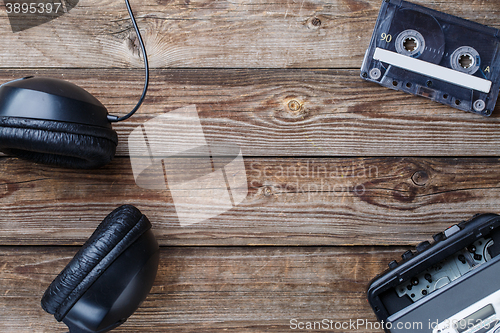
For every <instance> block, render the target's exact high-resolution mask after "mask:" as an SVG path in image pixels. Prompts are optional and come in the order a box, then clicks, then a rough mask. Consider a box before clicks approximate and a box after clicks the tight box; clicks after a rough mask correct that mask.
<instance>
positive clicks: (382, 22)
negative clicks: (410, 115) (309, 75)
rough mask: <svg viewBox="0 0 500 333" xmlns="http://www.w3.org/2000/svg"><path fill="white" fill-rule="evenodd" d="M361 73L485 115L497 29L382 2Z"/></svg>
mask: <svg viewBox="0 0 500 333" xmlns="http://www.w3.org/2000/svg"><path fill="white" fill-rule="evenodd" d="M361 77H362V78H363V79H365V80H368V81H371V82H376V83H378V84H381V85H383V86H385V87H388V88H391V89H395V90H400V91H404V92H407V93H410V94H414V95H418V96H423V97H427V98H430V99H432V100H434V101H437V102H440V103H443V104H446V105H449V106H452V107H454V108H457V109H460V110H464V111H471V112H474V113H477V114H480V115H483V116H490V115H491V113H492V112H493V110H494V108H495V104H496V101H497V98H498V92H499V89H500V31H499V30H498V29H495V28H491V27H487V26H485V25H481V24H479V23H475V22H471V21H468V20H465V19H462V18H459V17H456V16H452V15H448V14H445V13H442V12H439V11H436V10H432V9H429V8H426V7H423V6H420V5H416V4H412V3H409V2H406V1H401V0H386V1H384V2H383V4H382V7H381V9H380V13H379V16H378V19H377V23H376V25H375V29H374V32H373V36H372V39H371V42H370V46H369V47H368V50H367V51H366V54H365V58H364V60H363V65H362V67H361Z"/></svg>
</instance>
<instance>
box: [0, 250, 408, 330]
mask: <svg viewBox="0 0 500 333" xmlns="http://www.w3.org/2000/svg"><path fill="white" fill-rule="evenodd" d="M404 250H405V249H403V248H384V247H375V248H371V247H361V248H334V247H323V248H321V247H319V248H318V247H307V248H301V247H299V248H293V247H292V248H281V247H278V248H240V247H226V248H217V247H216V248H189V247H187V248H182V247H181V248H162V249H161V255H160V265H159V271H158V275H157V277H156V281H155V283H154V286H153V288H152V290H151V293H150V294H149V296H148V297H147V298H146V300H145V302H144V303H143V304H142V306H141V307H140V308H139V310H138V311H137V312H136V313H135V314H134V315H133V316H132V317H130V319H129V320H128V321H127V322H126V323H125V324H124V325H122V326H121V327H120V328H118V329H116V330H114V331H113V332H117V333H119V332H166V331H168V332H193V331H200V330H202V331H203V332H208V333H210V332H220V331H221V330H224V331H228V332H288V331H289V330H290V320H291V319H297V320H298V321H321V320H323V319H329V320H332V321H333V322H340V323H342V322H349V320H354V321H357V320H358V319H359V320H364V321H367V322H370V323H374V322H375V321H376V318H375V316H374V314H373V313H372V311H371V308H370V307H369V305H368V303H367V302H366V296H365V290H366V287H367V285H368V282H369V280H370V279H371V278H373V277H374V276H375V275H376V274H378V273H380V272H381V271H382V270H384V269H385V267H386V265H387V262H388V261H390V260H392V259H394V258H397V257H399V255H400V254H401V253H402V252H403V251H404ZM76 251H77V248H71V247H70V248H68V247H64V248H61V247H59V248H58V247H42V248H40V247H36V248H29V247H21V248H10V247H2V248H0V267H1V270H0V310H1V312H2V316H1V317H0V330H1V331H2V332H18V333H22V332H30V333H32V332H35V333H38V332H66V331H65V329H64V328H65V326H64V325H63V324H58V323H57V322H56V321H55V319H54V318H53V317H52V316H51V315H49V314H47V313H45V312H44V311H43V310H42V308H41V307H40V299H41V297H42V295H43V292H44V290H45V289H46V288H47V287H48V285H49V284H50V282H51V281H52V279H54V278H55V276H56V275H57V273H58V272H59V271H60V270H61V269H62V268H63V267H64V266H65V265H66V263H67V262H68V261H69V260H70V258H71V257H72V256H73V255H74V254H75V253H76ZM316 331H318V330H315V332H316ZM310 332H311V331H310ZM328 332H345V330H344V331H343V330H328ZM355 332H360V333H361V332H370V333H373V332H382V331H381V330H375V329H366V328H365V327H364V326H362V327H360V329H358V330H355Z"/></svg>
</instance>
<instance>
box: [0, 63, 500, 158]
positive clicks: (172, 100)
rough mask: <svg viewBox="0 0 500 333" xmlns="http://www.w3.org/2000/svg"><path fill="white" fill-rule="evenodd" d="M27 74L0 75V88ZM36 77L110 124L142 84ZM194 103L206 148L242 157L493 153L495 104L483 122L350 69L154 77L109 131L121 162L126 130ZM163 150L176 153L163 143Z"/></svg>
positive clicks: (104, 75) (94, 73) (104, 74)
mask: <svg viewBox="0 0 500 333" xmlns="http://www.w3.org/2000/svg"><path fill="white" fill-rule="evenodd" d="M31 74H33V71H5V72H3V73H2V74H0V82H4V81H8V80H11V79H14V78H19V77H23V76H26V75H31ZM35 74H38V75H40V76H44V75H45V76H51V77H57V78H65V79H67V80H69V81H71V82H74V83H75V84H78V85H80V86H81V87H83V88H85V89H88V90H89V91H90V92H91V93H93V94H95V96H96V97H97V98H98V99H99V100H101V102H102V103H103V104H104V105H106V106H107V107H108V109H109V112H110V113H111V114H115V115H123V114H125V113H126V112H128V111H129V110H131V109H132V108H133V106H134V105H135V104H136V102H137V99H138V98H139V95H140V92H141V89H142V80H143V73H142V72H141V71H127V70H106V71H102V70H64V71H61V70H36V71H35ZM292 101H296V102H297V103H298V104H300V107H298V109H297V110H295V108H294V106H293V103H292V104H290V102H292ZM193 104H194V105H196V106H197V109H198V114H199V117H200V119H201V124H202V126H203V131H204V134H205V137H206V140H207V142H209V143H214V142H218V143H221V144H236V145H238V146H239V147H240V148H241V150H242V153H243V155H244V156H498V155H499V154H500V117H499V115H500V103H498V105H497V108H496V110H495V111H494V114H493V116H492V117H490V118H486V117H482V116H478V115H476V114H472V113H468V112H463V111H460V110H456V109H453V108H450V107H447V106H444V105H441V104H438V103H435V102H432V101H429V100H426V99H424V98H419V97H414V96H411V95H408V94H404V93H401V92H396V91H393V90H390V89H387V88H384V87H380V86H378V85H376V84H372V83H368V82H365V81H363V80H361V79H360V78H359V72H358V71H357V70H235V69H231V70H216V69H192V70H189V69H187V70H165V71H154V73H153V75H152V83H151V87H150V91H149V94H148V97H147V99H146V102H145V104H144V106H143V107H142V108H141V109H140V110H139V112H138V113H137V114H136V115H135V116H134V117H132V118H131V119H130V120H128V121H125V122H123V123H119V124H116V125H115V129H116V130H117V132H118V134H119V139H120V144H119V147H118V155H120V156H127V155H128V144H127V139H128V136H129V134H130V133H131V131H132V130H133V129H135V128H136V127H138V126H139V125H141V124H143V123H145V122H147V121H149V120H152V119H153V118H155V117H157V116H159V115H161V114H165V113H166V112H168V111H172V110H175V109H178V108H182V107H185V106H188V105H193ZM289 105H290V106H289ZM192 137H193V136H192V135H191V133H189V132H186V133H185V135H184V137H182V138H178V140H179V141H180V142H181V143H184V144H190V143H191V144H192V143H193V142H192V141H190V140H193V139H192ZM164 147H165V149H169V147H175V146H173V145H172V143H171V142H170V141H168V140H167V139H165V145H164Z"/></svg>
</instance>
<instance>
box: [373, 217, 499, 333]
mask: <svg viewBox="0 0 500 333" xmlns="http://www.w3.org/2000/svg"><path fill="white" fill-rule="evenodd" d="M433 239H434V241H433V243H432V244H431V243H430V242H429V241H424V242H422V243H420V244H419V245H417V247H416V251H412V250H408V251H407V252H405V253H404V254H403V255H402V259H403V260H402V261H400V262H397V261H392V262H390V263H389V270H387V271H385V272H384V273H382V274H381V275H378V276H377V277H376V278H375V279H373V280H372V282H371V283H370V285H369V287H368V292H367V294H368V302H369V303H370V305H371V306H372V308H373V310H374V312H375V314H376V315H377V318H378V319H379V320H380V323H381V327H383V328H384V329H385V331H386V332H388V333H402V332H425V333H499V332H500V278H499V277H500V255H499V254H500V216H499V215H496V214H481V215H476V216H475V217H473V218H472V219H471V220H469V221H464V222H461V223H459V224H456V225H453V226H452V227H450V228H448V229H446V230H445V231H444V232H440V233H438V234H436V235H434V236H433Z"/></svg>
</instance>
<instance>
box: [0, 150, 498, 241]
mask: <svg viewBox="0 0 500 333" xmlns="http://www.w3.org/2000/svg"><path fill="white" fill-rule="evenodd" d="M190 163H193V161H190ZM245 167H246V173H247V184H248V188H249V190H248V196H247V197H246V199H245V200H244V201H243V202H242V203H241V204H240V205H238V206H237V207H235V208H233V209H231V210H229V211H227V212H225V213H223V214H221V215H219V216H217V217H214V218H211V219H208V220H206V221H204V222H200V223H195V224H192V225H188V226H184V227H181V226H180V224H179V219H178V217H177V213H176V209H175V206H174V204H173V200H172V196H171V192H169V191H168V190H165V191H162V190H147V189H142V188H140V187H138V186H137V185H135V182H134V177H133V175H132V171H131V168H130V165H129V161H128V159H125V158H118V159H116V160H115V161H113V162H112V163H111V164H110V165H108V166H107V167H104V168H102V169H99V170H94V171H80V170H65V169H58V168H52V167H47V166H40V165H35V164H32V163H27V162H24V161H19V160H17V159H12V158H3V159H2V160H1V163H0V174H1V175H2V176H1V180H0V189H1V192H0V212H1V214H0V231H1V232H0V244H5V245H7V244H10V245H27V244H34V245H36V244H44V245H51V244H61V245H62V244H82V243H83V242H84V241H85V240H86V239H87V237H89V235H90V234H91V233H92V232H93V230H94V229H95V228H96V226H97V225H98V224H99V222H100V221H101V220H102V219H103V218H104V217H105V216H106V215H107V214H108V213H109V212H111V210H113V209H114V208H116V207H117V206H119V205H121V204H125V203H130V204H134V205H136V206H137V207H138V208H139V209H141V210H142V211H143V213H145V214H146V215H147V216H148V217H149V219H150V220H151V221H152V223H153V227H154V232H155V234H156V236H157V238H158V240H159V242H160V244H162V245H255V244H260V245H332V244H335V245H389V244H392V245H408V244H412V245H414V244H417V243H419V242H420V241H423V240H426V239H429V238H430V236H431V235H432V234H434V233H436V232H439V231H442V230H444V229H446V228H447V227H449V226H450V225H451V224H455V223H458V222H460V221H461V220H463V219H468V218H470V217H471V216H472V215H473V214H475V213H485V212H493V213H498V212H499V210H498V202H499V200H500V188H499V176H498V175H499V174H500V163H498V159H497V158H484V159H466V158H460V159H456V158H453V159H447V158H434V159H429V158H330V159H326V158H265V159H245ZM178 168H179V170H184V169H185V168H186V166H185V165H184V162H183V161H182V160H180V161H179V164H178ZM203 198H204V197H203V196H202V194H197V193H194V194H193V197H192V200H193V201H192V202H193V204H192V205H191V206H190V209H191V211H192V213H193V214H195V215H196V214H197V212H199V213H198V214H203V213H205V212H206V210H207V209H211V207H209V206H204V205H203V204H202V203H203V202H204V201H203V200H204V199H203Z"/></svg>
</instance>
